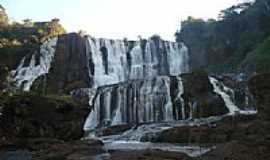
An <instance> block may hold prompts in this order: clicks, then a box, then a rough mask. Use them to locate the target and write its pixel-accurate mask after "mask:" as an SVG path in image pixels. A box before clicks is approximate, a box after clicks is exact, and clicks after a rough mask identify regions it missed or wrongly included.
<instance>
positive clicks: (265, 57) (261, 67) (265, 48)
mask: <svg viewBox="0 0 270 160" xmlns="http://www.w3.org/2000/svg"><path fill="white" fill-rule="evenodd" d="M254 52H255V55H256V71H257V72H269V71H270V37H268V38H267V39H266V40H265V41H264V42H263V43H262V44H260V45H259V46H258V48H256V49H255V51H254Z"/></svg>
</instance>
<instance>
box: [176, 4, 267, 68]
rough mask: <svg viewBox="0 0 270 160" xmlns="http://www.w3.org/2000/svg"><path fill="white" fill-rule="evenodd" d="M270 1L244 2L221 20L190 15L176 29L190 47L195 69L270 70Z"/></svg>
mask: <svg viewBox="0 0 270 160" xmlns="http://www.w3.org/2000/svg"><path fill="white" fill-rule="evenodd" d="M269 36H270V0H256V1H242V3H240V4H237V5H234V6H232V7H230V8H228V9H225V10H223V11H221V13H220V15H219V19H218V20H214V19H209V20H203V19H197V18H193V17H189V18H188V19H187V20H185V21H183V22H182V23H181V29H180V30H179V31H178V32H176V38H177V41H183V42H184V43H185V44H186V45H187V46H188V47H189V49H190V52H191V57H192V58H191V59H192V62H191V64H192V67H193V69H199V68H205V69H206V70H207V71H210V72H217V73H220V72H227V73H228V72H238V73H239V72H246V73H255V72H266V71H269V70H270V63H269V62H270V50H269V47H270V39H269V38H270V37H269Z"/></svg>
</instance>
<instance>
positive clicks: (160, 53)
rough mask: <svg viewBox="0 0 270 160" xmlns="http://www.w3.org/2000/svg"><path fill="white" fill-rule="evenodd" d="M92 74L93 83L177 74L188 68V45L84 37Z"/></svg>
mask: <svg viewBox="0 0 270 160" xmlns="http://www.w3.org/2000/svg"><path fill="white" fill-rule="evenodd" d="M87 40H88V42H87V43H88V44H89V45H86V46H87V47H89V48H88V49H87V50H88V51H90V52H91V53H90V58H89V60H90V61H91V64H92V66H90V67H89V68H91V67H92V68H91V69H92V70H93V73H90V75H89V77H93V78H94V85H93V86H92V87H95V88H97V87H99V86H104V85H110V84H117V83H120V82H125V81H128V80H136V79H145V78H153V77H155V76H163V75H174V76H176V75H179V74H181V73H186V72H188V71H189V67H188V58H189V57H188V49H187V47H186V46H185V45H184V44H178V43H174V42H167V41H162V40H160V39H158V42H156V41H157V40H154V39H151V38H150V39H148V40H147V41H145V40H140V41H138V42H133V43H135V44H133V47H132V48H130V47H129V46H130V45H132V44H131V43H132V42H128V41H127V42H125V41H123V40H108V39H94V38H91V37H88V38H87Z"/></svg>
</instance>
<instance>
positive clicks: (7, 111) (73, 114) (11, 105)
mask: <svg viewBox="0 0 270 160" xmlns="http://www.w3.org/2000/svg"><path fill="white" fill-rule="evenodd" d="M88 113H89V109H88V107H87V106H79V105H77V104H76V103H75V102H73V101H72V99H70V98H69V97H57V96H55V97H53V96H52V97H49V96H46V97H44V96H38V95H33V94H23V95H14V96H11V97H6V98H5V101H4V107H3V108H2V116H1V117H0V135H1V137H2V138H1V140H2V141H3V143H4V144H5V143H7V144H10V143H11V144H12V143H17V141H18V143H20V144H22V145H26V144H24V143H25V141H27V139H32V138H55V139H60V140H73V139H80V138H81V137H82V136H83V134H84V131H83V125H84V122H85V119H86V117H87V115H88Z"/></svg>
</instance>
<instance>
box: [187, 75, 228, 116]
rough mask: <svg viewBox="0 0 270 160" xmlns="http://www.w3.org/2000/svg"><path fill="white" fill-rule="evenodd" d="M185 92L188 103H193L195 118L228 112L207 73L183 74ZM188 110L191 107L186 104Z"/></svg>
mask: <svg viewBox="0 0 270 160" xmlns="http://www.w3.org/2000/svg"><path fill="white" fill-rule="evenodd" d="M182 79H183V86H184V94H183V96H182V97H183V98H184V100H185V104H186V105H191V106H192V107H193V108H194V109H195V111H193V118H200V117H209V116H217V115H223V114H226V113H228V109H227V108H226V106H225V103H224V101H223V99H222V98H221V96H220V95H218V94H216V93H214V88H213V86H212V85H211V83H210V81H209V78H208V75H207V73H204V72H194V73H190V74H183V75H182ZM186 108H187V110H188V109H189V108H190V107H188V106H186Z"/></svg>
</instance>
